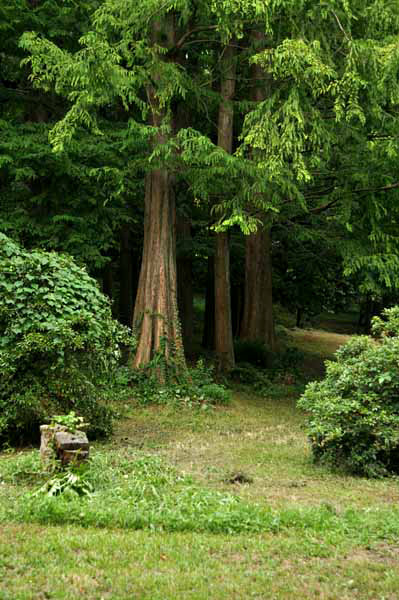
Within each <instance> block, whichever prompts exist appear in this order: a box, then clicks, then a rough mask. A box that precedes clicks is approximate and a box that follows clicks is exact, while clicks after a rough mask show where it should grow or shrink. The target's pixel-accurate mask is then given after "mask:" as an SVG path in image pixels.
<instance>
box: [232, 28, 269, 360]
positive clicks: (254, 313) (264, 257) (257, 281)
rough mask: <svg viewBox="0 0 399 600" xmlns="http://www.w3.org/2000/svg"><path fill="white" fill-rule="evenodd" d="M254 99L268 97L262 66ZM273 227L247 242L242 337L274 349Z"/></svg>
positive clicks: (260, 41) (258, 37)
mask: <svg viewBox="0 0 399 600" xmlns="http://www.w3.org/2000/svg"><path fill="white" fill-rule="evenodd" d="M252 39H253V42H254V44H255V45H256V46H258V47H264V44H265V36H264V34H263V33H262V32H261V31H256V30H255V31H253V32H252ZM251 78H252V82H253V87H252V94H251V96H252V100H253V101H254V102H262V101H263V100H265V99H266V97H267V92H268V89H267V82H265V72H264V71H263V69H262V68H261V67H259V66H258V65H253V67H252V75H251ZM271 248H272V245H271V235H270V229H268V228H267V227H266V226H263V227H260V228H259V229H258V231H256V232H255V233H253V234H251V235H249V236H247V238H246V241H245V291H244V311H243V318H242V322H241V327H240V338H242V339H246V340H252V341H255V340H261V341H262V342H263V343H265V344H266V345H267V346H268V347H269V348H270V349H271V350H274V349H275V348H276V335H275V330H274V319H273V286H272V256H271Z"/></svg>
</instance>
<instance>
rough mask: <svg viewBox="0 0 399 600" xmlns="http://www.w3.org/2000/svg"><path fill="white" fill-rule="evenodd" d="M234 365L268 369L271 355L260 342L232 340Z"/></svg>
mask: <svg viewBox="0 0 399 600" xmlns="http://www.w3.org/2000/svg"><path fill="white" fill-rule="evenodd" d="M234 355H235V359H236V363H249V364H250V365H254V366H255V367H269V366H270V365H271V361H272V356H273V354H272V353H271V351H270V350H269V349H268V348H267V346H266V345H265V344H264V343H263V342H262V341H261V340H234Z"/></svg>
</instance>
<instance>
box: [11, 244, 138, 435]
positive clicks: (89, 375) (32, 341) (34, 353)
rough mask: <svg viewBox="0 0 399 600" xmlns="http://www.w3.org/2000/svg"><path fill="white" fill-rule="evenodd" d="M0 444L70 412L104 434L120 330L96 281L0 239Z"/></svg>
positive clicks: (124, 337) (123, 335)
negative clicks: (72, 411)
mask: <svg viewBox="0 0 399 600" xmlns="http://www.w3.org/2000/svg"><path fill="white" fill-rule="evenodd" d="M0 295H1V299H2V301H1V304H0V438H3V439H5V438H6V439H10V438H11V439H12V438H20V437H22V436H27V435H32V436H37V433H38V424H39V423H43V421H45V420H47V419H48V418H50V417H51V416H52V415H54V414H58V413H64V412H68V411H69V410H71V409H74V410H75V411H76V412H77V413H79V414H80V415H82V416H84V418H85V420H87V421H88V422H89V423H90V424H91V433H92V434H95V435H102V434H106V433H108V432H109V431H110V427H111V421H112V410H111V407H110V406H109V399H110V395H111V394H112V383H113V373H114V372H115V369H116V368H117V366H118V361H119V358H120V350H119V344H120V343H121V342H125V343H129V339H128V334H127V330H126V329H125V328H124V327H123V326H121V325H119V324H118V323H117V322H116V321H114V320H113V319H112V316H111V309H110V305H109V301H108V300H107V299H106V298H105V297H104V296H103V294H102V293H101V292H100V291H99V289H98V286H97V284H96V282H95V281H94V280H93V279H92V278H91V277H89V276H88V274H87V273H86V271H85V270H84V269H83V268H81V267H78V266H77V265H76V264H75V263H74V261H73V260H72V259H71V258H69V257H67V256H62V255H57V254H55V253H49V252H44V251H41V250H36V251H32V252H28V251H26V250H23V249H22V248H20V247H19V246H18V245H16V244H15V243H14V242H12V241H11V240H9V239H8V238H7V237H6V236H5V235H3V234H0Z"/></svg>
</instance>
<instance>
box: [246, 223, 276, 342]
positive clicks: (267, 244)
mask: <svg viewBox="0 0 399 600" xmlns="http://www.w3.org/2000/svg"><path fill="white" fill-rule="evenodd" d="M244 298H245V299H244V313H243V318H242V322H241V328H240V338H241V339H243V340H251V341H255V340H261V341H262V342H263V343H264V344H266V345H267V346H268V348H270V349H271V350H274V349H275V346H276V338H275V333H274V320H273V294H272V266H271V237H270V232H269V231H268V230H267V229H265V228H262V229H258V231H257V232H256V233H253V234H251V235H249V236H247V238H246V240H245V293H244Z"/></svg>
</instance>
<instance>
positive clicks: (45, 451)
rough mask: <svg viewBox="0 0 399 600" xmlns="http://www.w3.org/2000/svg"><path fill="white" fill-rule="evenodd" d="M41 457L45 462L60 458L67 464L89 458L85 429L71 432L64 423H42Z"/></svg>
mask: <svg viewBox="0 0 399 600" xmlns="http://www.w3.org/2000/svg"><path fill="white" fill-rule="evenodd" d="M40 434H41V438H40V457H41V459H42V461H43V462H44V463H49V462H50V461H51V460H54V459H59V460H61V462H62V463H63V464H64V465H65V464H69V463H71V462H82V461H84V460H87V459H88V458H89V440H88V439H87V436H86V434H85V432H84V431H75V432H74V433H71V432H69V431H68V429H67V427H65V426H64V425H41V427H40Z"/></svg>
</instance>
